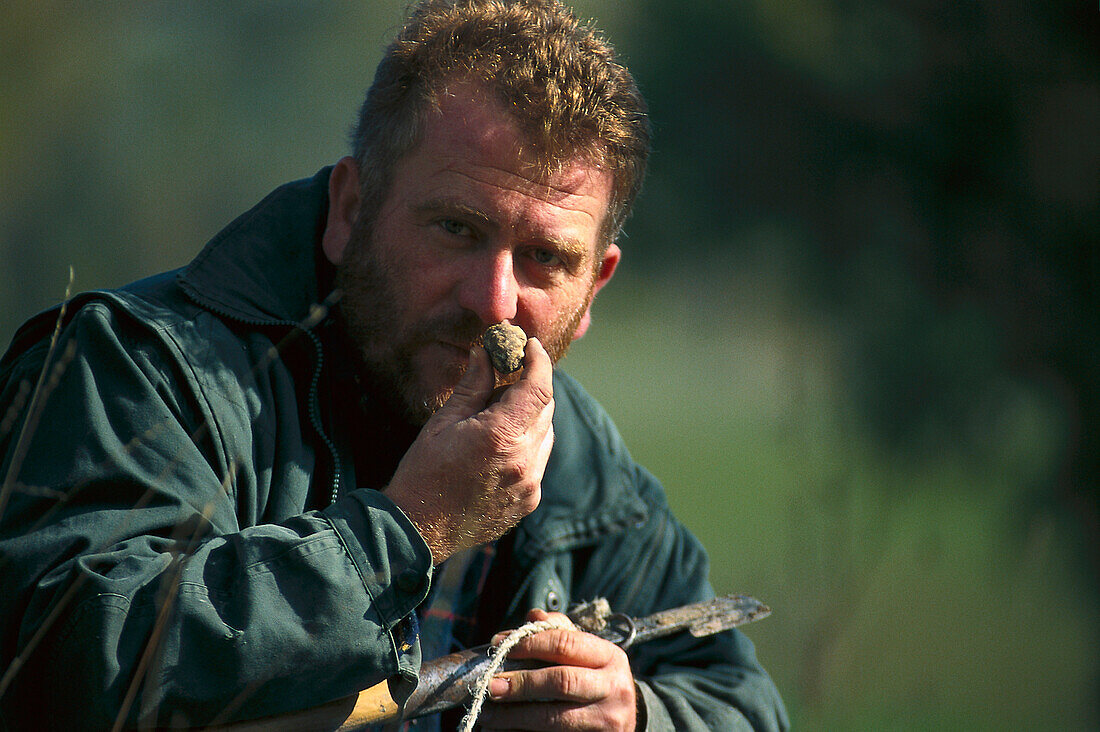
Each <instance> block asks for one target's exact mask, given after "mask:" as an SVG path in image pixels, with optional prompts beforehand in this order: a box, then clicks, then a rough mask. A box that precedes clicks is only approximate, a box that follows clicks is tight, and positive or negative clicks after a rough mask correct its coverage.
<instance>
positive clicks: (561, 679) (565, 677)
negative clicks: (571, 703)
mask: <svg viewBox="0 0 1100 732" xmlns="http://www.w3.org/2000/svg"><path fill="white" fill-rule="evenodd" d="M550 682H551V683H552V684H553V685H554V688H556V689H557V690H558V692H559V693H560V694H561V695H562V697H563V698H565V699H576V698H577V697H579V696H580V693H581V692H582V691H583V688H582V685H581V681H580V679H579V678H578V677H577V674H576V673H575V672H574V671H572V669H570V668H568V667H566V666H556V667H554V668H553V669H552V670H551V673H550Z"/></svg>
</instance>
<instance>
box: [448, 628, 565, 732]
mask: <svg viewBox="0 0 1100 732" xmlns="http://www.w3.org/2000/svg"><path fill="white" fill-rule="evenodd" d="M576 627H577V626H575V625H573V623H572V622H571V621H570V620H569V618H567V617H565V616H564V615H555V616H551V618H550V619H549V620H539V621H537V622H532V623H527V624H526V625H521V626H520V627H518V628H516V629H515V630H513V631H512V632H511V633H509V634H508V636H507V637H506V638H505V639H504V641H503V642H502V643H501V644H500V645H499V646H497V647H496V648H494V649H493V655H492V660H491V661H490V662H489V668H487V669H485V673H483V674H482V675H481V678H479V679H478V680H477V685H476V686H474V703H473V704H472V705H470V711H468V712H466V716H465V717H463V718H462V724H461V726H460V727H459V729H460V730H461V731H462V732H472V730H473V728H474V723H475V722H477V718H478V715H480V714H481V707H482V705H483V704H484V703H485V697H486V696H488V695H489V682H490V681H492V680H493V676H495V675H496V672H497V671H499V670H500V667H501V666H502V665H503V664H504V658H505V657H506V656H507V655H508V652H509V651H511V650H512V648H513V647H515V645H516V644H517V643H519V642H520V641H521V640H523V639H524V638H527V637H528V636H532V635H535V634H536V633H541V632H543V631H544V630H552V629H554V628H559V629H561V630H573V629H575V628H576Z"/></svg>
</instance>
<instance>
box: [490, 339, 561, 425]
mask: <svg viewBox="0 0 1100 732" xmlns="http://www.w3.org/2000/svg"><path fill="white" fill-rule="evenodd" d="M523 364H524V368H523V374H522V375H521V376H520V378H519V381H517V382H516V383H515V384H513V385H512V386H511V387H509V388H508V389H507V390H506V391H505V392H504V395H503V396H502V397H501V400H500V405H501V406H502V407H504V408H506V409H508V410H510V411H514V412H515V413H516V414H517V415H519V417H520V418H521V419H523V420H524V423H525V424H528V423H530V422H531V421H533V420H534V419H535V418H536V417H537V416H538V415H539V414H540V413H542V412H543V410H544V409H545V408H546V407H547V406H548V405H551V404H552V403H553V401H554V365H553V364H552V363H551V362H550V356H548V355H547V354H546V349H545V348H543V346H542V343H540V342H539V339H538V338H529V339H528V340H527V347H526V350H525V351H524V362H523Z"/></svg>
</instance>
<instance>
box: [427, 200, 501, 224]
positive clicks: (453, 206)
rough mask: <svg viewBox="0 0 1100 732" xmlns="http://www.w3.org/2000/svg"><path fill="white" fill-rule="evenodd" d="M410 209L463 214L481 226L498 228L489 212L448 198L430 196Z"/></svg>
mask: <svg viewBox="0 0 1100 732" xmlns="http://www.w3.org/2000/svg"><path fill="white" fill-rule="evenodd" d="M412 210H413V213H415V214H421V215H424V214H438V213H448V214H457V215H459V216H465V217H466V218H469V219H473V220H474V221H476V222H477V223H479V224H481V225H483V226H486V227H489V228H492V229H496V228H498V226H497V224H496V223H495V222H494V221H493V219H492V218H491V217H490V216H489V214H487V213H485V212H484V211H482V210H481V209H479V208H474V207H473V206H470V205H468V204H465V203H462V202H461V201H456V200H453V199H450V198H432V199H430V200H427V201H424V202H423V203H419V204H417V205H415V206H413V207H412Z"/></svg>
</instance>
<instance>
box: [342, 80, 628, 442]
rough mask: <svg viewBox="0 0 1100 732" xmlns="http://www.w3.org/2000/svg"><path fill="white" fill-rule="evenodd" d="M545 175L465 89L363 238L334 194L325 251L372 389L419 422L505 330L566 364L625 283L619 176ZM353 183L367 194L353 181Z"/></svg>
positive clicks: (362, 225) (411, 159) (504, 120)
mask: <svg viewBox="0 0 1100 732" xmlns="http://www.w3.org/2000/svg"><path fill="white" fill-rule="evenodd" d="M345 160H346V159H345ZM344 162H345V161H341V164H344ZM348 165H350V163H348ZM535 170H536V168H535V167H534V166H533V165H532V159H531V156H530V154H528V153H525V152H524V140H523V137H522V135H521V134H520V133H519V131H518V129H517V128H516V126H515V124H514V122H512V120H511V119H510V118H509V117H508V116H507V115H506V114H505V113H504V112H503V111H502V110H501V109H500V108H499V107H498V105H497V104H496V103H495V102H494V101H492V100H491V99H490V97H489V96H488V95H487V94H482V93H480V90H479V89H478V88H477V87H475V86H471V85H457V86H453V87H452V88H451V90H450V92H449V93H448V94H446V95H445V96H443V98H442V99H441V101H440V104H439V109H438V110H437V111H433V112H429V114H428V119H427V121H426V123H425V125H424V130H423V140H422V142H421V144H420V146H419V147H418V148H417V149H416V150H414V151H413V152H412V153H410V154H409V155H407V156H406V157H405V158H403V159H402V160H401V161H400V162H399V163H398V164H397V166H396V168H395V170H394V174H393V179H392V182H391V185H390V189H389V191H388V193H387V195H386V198H385V200H384V201H383V203H382V205H381V207H380V208H379V211H378V213H377V215H375V216H374V217H373V218H372V220H371V221H363V220H362V219H361V218H359V217H358V216H357V215H356V217H355V219H354V221H352V222H351V224H350V226H349V224H348V222H347V218H348V214H344V219H345V220H344V221H343V223H340V222H337V225H336V226H333V221H334V218H333V217H334V216H335V217H336V218H337V219H339V217H340V216H341V205H340V198H339V193H338V194H337V195H335V196H333V199H334V200H333V204H332V205H333V206H334V211H330V217H329V229H328V230H327V231H326V235H325V242H324V247H325V252H326V255H327V256H328V257H329V259H330V260H332V261H333V262H334V263H336V264H337V286H338V287H340V288H342V289H343V291H344V299H343V300H342V301H341V304H340V308H341V316H342V319H343V322H344V323H345V326H346V328H347V331H348V333H349V335H350V336H351V338H352V340H353V341H354V342H355V344H356V346H357V347H358V349H359V351H360V354H361V356H362V358H363V360H364V362H365V364H366V367H367V370H368V372H369V375H370V376H371V378H372V379H373V380H374V382H375V383H376V384H377V385H378V386H379V387H381V389H382V390H383V391H384V392H385V393H387V394H392V395H394V397H395V399H394V406H396V407H397V408H399V409H400V410H401V411H402V412H403V413H404V414H405V416H406V417H407V418H408V419H409V420H410V421H411V422H412V423H414V424H420V423H423V422H424V421H426V420H427V418H428V417H429V416H430V415H431V414H432V413H433V412H434V411H435V410H436V409H438V408H439V407H440V406H442V404H443V403H444V402H446V400H447V399H448V397H450V394H451V391H452V390H453V388H454V385H455V384H456V383H457V382H458V380H459V378H461V376H462V373H463V372H464V371H465V368H466V364H467V360H468V354H469V349H470V345H471V344H472V342H473V341H474V339H475V338H476V337H477V336H478V335H479V334H480V333H481V332H482V331H483V330H484V329H485V328H486V327H488V326H489V325H492V324H493V323H497V322H500V321H507V322H510V323H513V324H516V325H519V326H520V327H522V328H523V329H524V331H526V332H527V334H528V335H529V336H537V337H538V338H539V340H541V341H542V343H543V345H544V346H545V347H546V349H547V352H548V353H549V354H550V356H551V358H552V359H553V360H554V361H555V362H556V361H557V360H558V359H559V358H561V357H562V356H563V355H564V354H565V352H566V350H567V349H568V347H569V344H570V343H571V342H572V341H573V340H574V339H575V338H577V337H579V336H580V335H581V334H582V333H583V332H584V330H585V329H586V328H587V325H588V308H589V305H590V302H591V299H592V296H593V295H594V294H595V292H596V290H597V289H598V288H599V287H602V286H603V284H605V283H606V282H607V281H608V279H610V277H611V274H612V273H613V272H614V269H615V265H616V264H617V262H618V258H619V254H620V253H619V250H618V248H617V247H616V246H615V245H611V246H609V247H608V249H607V251H606V252H605V253H604V254H603V256H602V257H601V256H600V255H599V254H598V250H599V232H600V228H601V224H602V223H603V220H604V217H605V216H606V215H607V209H608V204H609V202H610V198H611V188H612V178H611V175H610V174H609V173H608V172H606V171H603V170H600V169H598V168H596V167H595V166H593V165H590V164H588V163H585V162H583V161H581V160H575V161H573V162H571V163H570V164H567V165H564V166H562V167H561V169H560V170H557V171H556V172H554V173H553V174H552V175H550V176H549V177H542V176H540V175H538V174H536V173H535V172H534V171H535ZM342 173H343V174H344V176H345V177H349V178H354V180H352V181H350V182H349V183H348V185H351V184H352V183H354V186H355V189H354V190H355V191H357V186H358V179H357V178H356V177H355V176H354V174H353V171H352V172H349V171H348V170H344V171H342ZM334 180H338V179H337V178H334ZM335 185H337V188H339V185H338V184H335ZM344 194H345V195H347V196H352V195H353V193H352V191H344ZM343 200H348V199H343ZM356 201H357V194H356ZM352 208H353V207H352V206H346V207H345V210H346V211H351V210H352ZM355 210H356V211H357V207H356V208H355ZM341 226H343V227H346V228H345V229H343V230H346V231H347V232H348V233H347V235H346V236H340V235H339V232H340V231H341Z"/></svg>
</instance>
